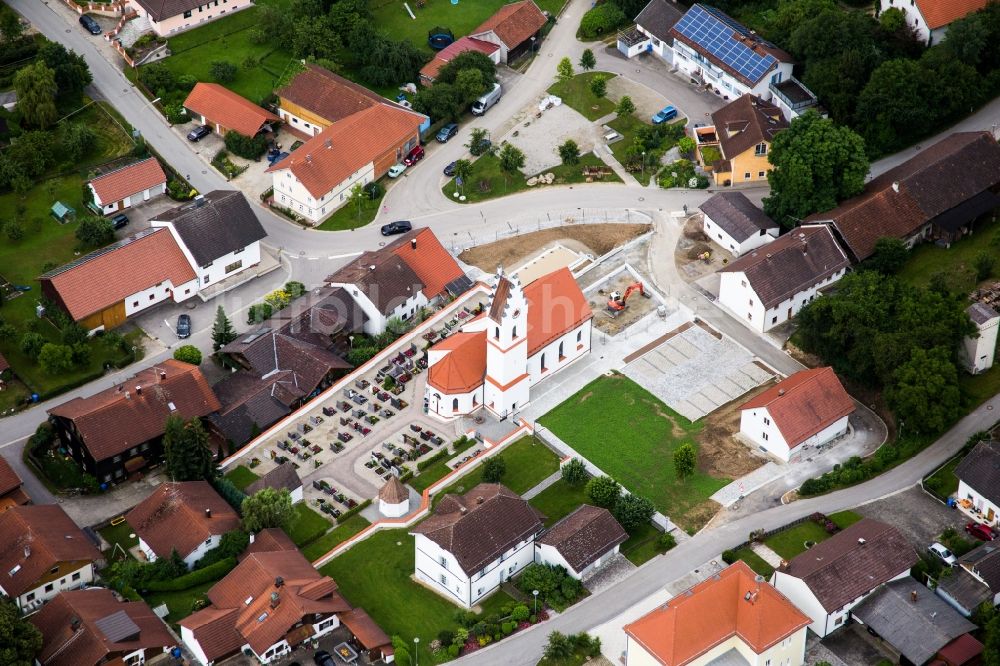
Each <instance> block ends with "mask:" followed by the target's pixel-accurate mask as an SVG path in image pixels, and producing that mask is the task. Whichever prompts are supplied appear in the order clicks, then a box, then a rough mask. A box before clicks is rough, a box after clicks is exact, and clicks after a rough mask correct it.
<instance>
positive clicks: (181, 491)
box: [125, 481, 240, 558]
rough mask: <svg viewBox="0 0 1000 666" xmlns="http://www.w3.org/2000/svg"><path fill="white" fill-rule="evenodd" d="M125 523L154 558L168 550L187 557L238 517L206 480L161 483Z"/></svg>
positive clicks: (233, 525)
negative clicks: (152, 553)
mask: <svg viewBox="0 0 1000 666" xmlns="http://www.w3.org/2000/svg"><path fill="white" fill-rule="evenodd" d="M206 509H207V510H208V511H206ZM209 512H210V514H211V515H209ZM125 520H126V521H128V524H129V525H131V526H132V529H133V530H135V533H136V535H137V536H138V537H139V538H140V539H142V540H143V541H145V542H146V544H147V545H148V546H149V547H150V548H151V549H152V550H153V552H154V553H156V556H157V557H170V553H171V551H172V550H176V551H177V553H178V554H179V555H180V556H181V557H182V558H183V557H187V556H188V555H190V554H191V552H192V551H193V550H194V549H195V548H197V547H198V546H199V545H201V544H202V543H204V542H205V541H207V540H208V538H209V537H212V536H221V535H223V534H225V533H226V532H231V531H233V530H235V529H238V528H239V526H240V517H239V515H237V513H236V512H235V511H234V510H233V508H232V507H231V506H229V504H228V503H227V502H226V500H224V499H222V497H221V496H220V495H219V493H217V492H215V490H214V489H213V488H212V486H210V485H209V483H208V481H168V482H166V483H161V484H160V485H159V486H158V487H157V488H156V490H154V491H153V494H151V495H150V496H149V497H147V498H146V499H144V500H143V501H141V502H139V503H138V504H137V505H136V506H135V508H133V509H132V510H131V511H129V512H128V513H127V514H125Z"/></svg>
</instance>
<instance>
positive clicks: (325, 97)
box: [275, 62, 403, 124]
mask: <svg viewBox="0 0 1000 666" xmlns="http://www.w3.org/2000/svg"><path fill="white" fill-rule="evenodd" d="M275 92H276V93H277V95H278V96H279V97H280V98H281V99H282V100H283V101H285V100H287V101H288V102H291V103H292V104H296V105H298V106H301V107H302V108H303V109H306V110H307V111H311V112H313V113H315V114H316V115H317V116H319V117H320V118H322V119H323V120H325V121H327V123H328V124H333V123H335V122H337V121H338V120H343V119H344V118H347V117H348V116H351V115H353V114H355V113H357V112H358V111H363V110H364V109H368V108H370V107H373V106H375V105H377V104H392V102H391V101H390V100H388V99H386V98H385V97H382V96H381V95H379V94H377V93H374V92H372V91H371V90H369V89H368V88H365V87H364V86H360V85H358V84H357V83H355V82H354V81H348V80H347V79H345V78H344V77H342V76H337V75H336V74H334V73H333V72H331V71H329V70H327V69H324V68H322V67H320V66H319V65H316V64H314V63H311V62H307V63H305V69H304V70H303V71H302V72H299V73H298V74H296V75H295V77H294V78H293V79H292V80H291V82H290V83H289V84H288V85H287V86H285V87H284V88H281V89H279V90H277V91H275ZM393 106H395V105H393ZM399 108H403V107H399Z"/></svg>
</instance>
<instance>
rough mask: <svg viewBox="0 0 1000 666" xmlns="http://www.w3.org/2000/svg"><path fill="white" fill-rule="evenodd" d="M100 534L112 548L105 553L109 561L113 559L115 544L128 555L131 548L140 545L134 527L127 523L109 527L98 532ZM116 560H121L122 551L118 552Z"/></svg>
mask: <svg viewBox="0 0 1000 666" xmlns="http://www.w3.org/2000/svg"><path fill="white" fill-rule="evenodd" d="M98 532H99V533H100V535H101V536H102V537H104V540H105V541H107V542H108V544H109V545H110V548H108V550H106V551H104V552H105V554H106V555H107V557H108V559H109V560H110V559H111V555H112V553H113V552H114V551H115V550H116V549H115V544H118V545H119V546H121V547H122V549H123V550H124V551H125V552H126V553H127V552H128V549H129V548H134V547H136V546H138V545H139V538H138V537H137V536H135V533H134V532H133V531H132V526H131V525H129V524H128V523H126V522H122V523H120V524H118V525H108V526H107V527H105V528H103V529H100V530H98ZM116 559H121V551H118V552H117V555H116Z"/></svg>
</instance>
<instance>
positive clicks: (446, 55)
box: [420, 37, 500, 81]
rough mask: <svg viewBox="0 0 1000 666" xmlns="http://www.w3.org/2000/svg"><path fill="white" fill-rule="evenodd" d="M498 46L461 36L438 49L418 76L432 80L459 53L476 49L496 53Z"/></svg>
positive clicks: (488, 53) (490, 53) (485, 53)
mask: <svg viewBox="0 0 1000 666" xmlns="http://www.w3.org/2000/svg"><path fill="white" fill-rule="evenodd" d="M499 48H500V47H499V46H498V45H496V44H492V43H490V42H484V41H483V40H481V39H476V38H475V37H462V38H461V39H458V40H455V41H454V42H452V43H451V44H449V45H448V46H446V47H444V48H443V49H442V50H440V51H438V52H437V55H435V56H434V59H433V60H431V61H430V62H429V63H427V64H426V65H424V66H423V68H421V70H420V76H422V77H424V78H426V79H429V80H431V81H433V80H434V79H435V78H436V77H437V75H438V72H440V71H441V68H442V67H444V66H445V65H446V64H448V63H449V62H451V61H452V60H453V59H454V58H455V56H457V55H458V54H459V53H465V52H466V51H478V52H479V53H482V54H483V55H486V56H490V55H493V54H494V53H496V51H497V49H499Z"/></svg>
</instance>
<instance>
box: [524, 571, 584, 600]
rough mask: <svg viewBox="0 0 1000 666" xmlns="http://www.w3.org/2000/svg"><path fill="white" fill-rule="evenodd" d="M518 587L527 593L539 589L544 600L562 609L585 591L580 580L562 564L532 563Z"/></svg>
mask: <svg viewBox="0 0 1000 666" xmlns="http://www.w3.org/2000/svg"><path fill="white" fill-rule="evenodd" d="M518 587H519V588H520V590H521V591H522V592H524V593H525V594H531V593H532V590H538V592H539V596H540V597H541V598H542V600H543V601H544V602H545V603H547V604H549V605H550V606H552V607H553V608H555V609H557V610H562V609H564V608H566V607H567V606H569V605H571V604H572V603H573V602H575V601H576V600H577V598H579V596H580V595H581V594H582V592H583V587H582V585H581V584H580V581H578V580H576V579H575V578H573V577H572V576H570V575H569V574H568V573H567V572H566V569H564V568H563V567H561V566H552V565H550V564H530V565H528V566H527V567H526V568H525V570H524V572H523V573H522V574H521V577H520V579H519V580H518Z"/></svg>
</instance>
